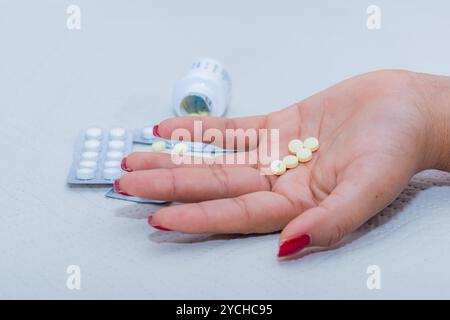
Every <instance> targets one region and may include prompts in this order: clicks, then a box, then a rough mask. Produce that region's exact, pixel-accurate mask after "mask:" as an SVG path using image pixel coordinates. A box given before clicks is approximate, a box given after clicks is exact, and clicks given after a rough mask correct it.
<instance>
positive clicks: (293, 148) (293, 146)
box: [288, 139, 303, 154]
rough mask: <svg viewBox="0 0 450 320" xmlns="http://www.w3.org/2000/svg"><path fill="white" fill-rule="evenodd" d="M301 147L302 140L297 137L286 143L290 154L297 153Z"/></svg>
mask: <svg viewBox="0 0 450 320" xmlns="http://www.w3.org/2000/svg"><path fill="white" fill-rule="evenodd" d="M301 148H303V142H302V140H299V139H294V140H291V141H290V142H289V144H288V149H289V152H290V153H292V154H297V152H299V151H300V149H301Z"/></svg>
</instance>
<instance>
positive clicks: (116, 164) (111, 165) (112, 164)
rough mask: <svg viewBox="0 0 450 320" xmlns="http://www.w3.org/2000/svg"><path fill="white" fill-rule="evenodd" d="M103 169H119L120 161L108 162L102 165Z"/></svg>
mask: <svg viewBox="0 0 450 320" xmlns="http://www.w3.org/2000/svg"><path fill="white" fill-rule="evenodd" d="M103 167H105V168H120V161H117V160H108V161H105V163H104V164H103Z"/></svg>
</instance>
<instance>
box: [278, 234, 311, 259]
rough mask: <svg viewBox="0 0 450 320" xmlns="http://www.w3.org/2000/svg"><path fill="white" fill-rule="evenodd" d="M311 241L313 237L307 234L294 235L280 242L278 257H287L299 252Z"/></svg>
mask: <svg viewBox="0 0 450 320" xmlns="http://www.w3.org/2000/svg"><path fill="white" fill-rule="evenodd" d="M310 243H311V237H310V236H309V235H307V234H301V235H299V236H295V237H292V238H290V239H287V240H284V241H282V242H281V243H280V248H279V251H278V257H280V258H281V257H286V256H290V255H291V254H294V253H297V252H299V251H300V250H302V249H304V248H305V247H307V246H308V245H309V244H310Z"/></svg>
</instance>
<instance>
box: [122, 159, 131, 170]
mask: <svg viewBox="0 0 450 320" xmlns="http://www.w3.org/2000/svg"><path fill="white" fill-rule="evenodd" d="M120 167H121V168H122V170H123V171H126V172H131V169H130V168H128V167H127V157H125V158H123V159H122V162H121V163H120Z"/></svg>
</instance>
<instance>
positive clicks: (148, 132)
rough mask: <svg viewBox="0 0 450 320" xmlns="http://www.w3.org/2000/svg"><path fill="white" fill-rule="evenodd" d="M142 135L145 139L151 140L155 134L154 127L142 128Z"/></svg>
mask: <svg viewBox="0 0 450 320" xmlns="http://www.w3.org/2000/svg"><path fill="white" fill-rule="evenodd" d="M141 137H142V138H143V139H145V140H151V139H153V138H154V137H155V136H154V135H153V128H150V127H149V128H144V129H142V130H141Z"/></svg>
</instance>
